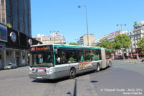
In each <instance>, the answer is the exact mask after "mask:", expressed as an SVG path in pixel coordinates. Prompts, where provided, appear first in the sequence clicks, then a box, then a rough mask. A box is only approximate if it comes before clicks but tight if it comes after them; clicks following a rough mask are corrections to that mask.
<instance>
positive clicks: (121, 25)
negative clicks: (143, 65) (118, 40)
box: [116, 24, 126, 59]
mask: <svg viewBox="0 0 144 96" xmlns="http://www.w3.org/2000/svg"><path fill="white" fill-rule="evenodd" d="M116 26H120V27H121V29H120V33H121V32H122V27H123V26H126V24H117V25H116ZM121 49H122V54H123V59H125V56H124V41H123V37H122V48H121Z"/></svg>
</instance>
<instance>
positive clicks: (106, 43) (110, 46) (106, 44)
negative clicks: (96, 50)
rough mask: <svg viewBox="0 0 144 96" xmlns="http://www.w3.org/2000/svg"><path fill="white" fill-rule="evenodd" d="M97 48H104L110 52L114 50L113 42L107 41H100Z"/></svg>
mask: <svg viewBox="0 0 144 96" xmlns="http://www.w3.org/2000/svg"><path fill="white" fill-rule="evenodd" d="M99 46H100V47H104V48H108V49H111V50H114V48H115V42H111V41H109V40H102V41H101V43H100V45H99Z"/></svg>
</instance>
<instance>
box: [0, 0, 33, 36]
mask: <svg viewBox="0 0 144 96" xmlns="http://www.w3.org/2000/svg"><path fill="white" fill-rule="evenodd" d="M30 1H31V0H0V23H2V24H5V25H8V26H9V27H11V28H13V29H14V30H16V31H18V32H22V33H24V34H26V35H28V36H31V7H30Z"/></svg>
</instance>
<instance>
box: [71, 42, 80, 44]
mask: <svg viewBox="0 0 144 96" xmlns="http://www.w3.org/2000/svg"><path fill="white" fill-rule="evenodd" d="M69 45H79V44H78V43H75V42H71V43H69Z"/></svg>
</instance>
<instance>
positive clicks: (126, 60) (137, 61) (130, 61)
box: [114, 59, 144, 64]
mask: <svg viewBox="0 0 144 96" xmlns="http://www.w3.org/2000/svg"><path fill="white" fill-rule="evenodd" d="M114 61H118V62H125V63H126V62H127V63H135V64H144V62H141V59H125V60H123V59H121V60H114Z"/></svg>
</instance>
